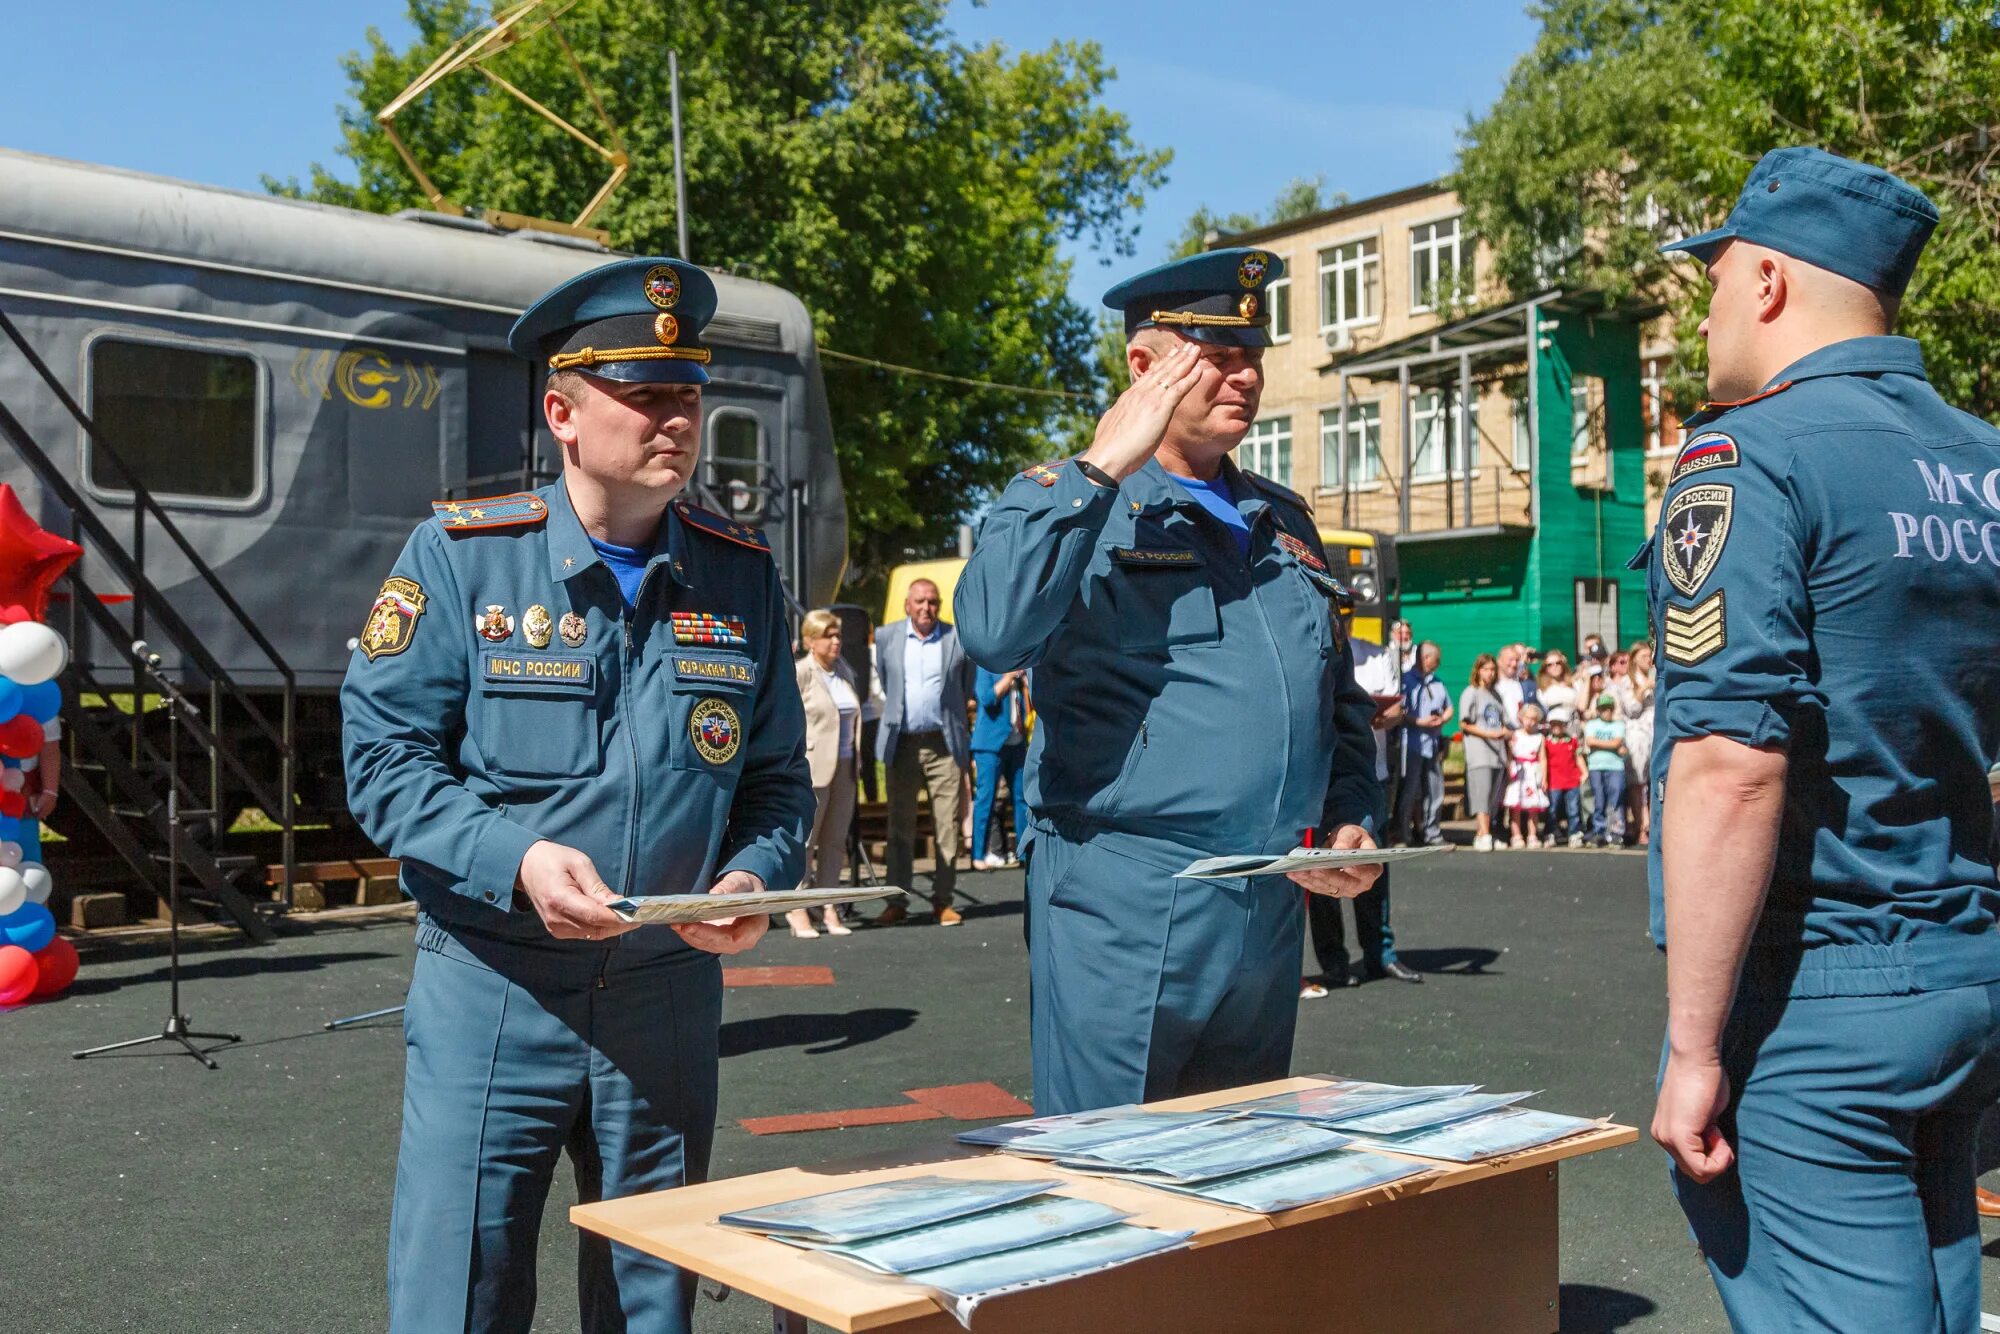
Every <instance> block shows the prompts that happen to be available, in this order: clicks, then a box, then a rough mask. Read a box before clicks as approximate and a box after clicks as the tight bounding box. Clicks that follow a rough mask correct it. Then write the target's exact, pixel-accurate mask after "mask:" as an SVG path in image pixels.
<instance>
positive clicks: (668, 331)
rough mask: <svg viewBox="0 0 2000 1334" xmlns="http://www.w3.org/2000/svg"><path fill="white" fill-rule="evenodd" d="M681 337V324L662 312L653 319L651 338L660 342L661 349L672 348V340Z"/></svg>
mask: <svg viewBox="0 0 2000 1334" xmlns="http://www.w3.org/2000/svg"><path fill="white" fill-rule="evenodd" d="M680 336H681V322H680V321H679V320H677V319H675V318H674V317H673V316H671V315H669V314H667V313H666V312H665V311H662V312H661V313H660V314H658V315H656V316H654V317H653V337H655V338H657V339H659V340H660V346H661V347H672V346H673V345H674V339H676V338H678V337H680Z"/></svg>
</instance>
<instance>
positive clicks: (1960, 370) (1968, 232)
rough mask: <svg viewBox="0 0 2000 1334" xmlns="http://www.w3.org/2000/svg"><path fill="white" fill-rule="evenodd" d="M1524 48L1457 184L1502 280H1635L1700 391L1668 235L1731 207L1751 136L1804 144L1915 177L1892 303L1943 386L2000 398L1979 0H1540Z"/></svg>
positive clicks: (1528, 283)
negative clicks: (1915, 247) (1924, 213)
mask: <svg viewBox="0 0 2000 1334" xmlns="http://www.w3.org/2000/svg"><path fill="white" fill-rule="evenodd" d="M1532 13H1533V14H1534V15H1535V17H1537V18H1538V19H1539V20H1540V22H1541V25H1542V31H1541V34H1540V36H1539V38H1538V39H1537V41H1536V43H1535V46H1534V49H1533V50H1531V51H1530V52H1529V53H1528V54H1527V55H1525V56H1523V57H1522V58H1521V60H1520V61H1519V62H1518V63H1516V65H1515V66H1514V69H1513V72H1512V74H1511V75H1510V76H1509V79H1508V82H1507V86H1506V88H1505V90H1504V91H1503V92H1502V94H1501V96H1500V98H1499V100H1498V102H1496V103H1495V104H1494V106H1493V107H1492V109H1491V110H1490V111H1488V112H1487V113H1486V114H1485V115H1484V116H1482V117H1479V118H1477V119H1475V120H1474V121H1473V122H1472V123H1471V124H1470V125H1469V126H1468V127H1467V129H1466V131H1465V136H1464V139H1465V142H1464V146H1463V152H1462V154H1461V157H1460V161H1459V168H1458V172H1457V174H1456V178H1455V180H1454V182H1453V184H1454V185H1455V187H1456V188H1457V189H1458V191H1459V193H1460V195H1461V196H1462V197H1463V199H1464V200H1465V203H1466V208H1467V212H1468V213H1469V215H1470V218H1471V222H1472V225H1473V227H1474V229H1475V230H1476V231H1477V233H1478V234H1479V235H1480V236H1481V237H1482V238H1484V239H1485V240H1486V241H1487V242H1488V243H1489V244H1490V245H1491V246H1492V247H1493V253H1494V257H1495V261H1496V264H1497V267H1498V269H1499V272H1500V275H1501V276H1502V278H1503V279H1505V281H1506V282H1507V283H1508V285H1509V286H1510V287H1512V289H1513V290H1514V291H1516V292H1529V291H1534V290H1537V289H1539V288H1542V287H1548V286H1561V287H1565V288H1574V289H1589V290H1594V291H1598V292H1602V293H1604V294H1605V295H1606V297H1607V298H1609V299H1614V300H1616V299H1622V298H1629V297H1634V296H1650V297H1657V298H1659V299H1662V300H1664V301H1665V302H1666V303H1667V304H1668V307H1669V309H1670V310H1671V311H1672V313H1673V314H1674V316H1675V317H1676V322H1677V327H1678V330H1679V333H1680V343H1681V349H1682V353H1683V357H1682V365H1683V369H1684V371H1685V373H1686V379H1687V383H1685V384H1684V385H1683V386H1682V393H1681V395H1679V396H1680V397H1681V399H1682V401H1688V400H1689V398H1690V397H1692V398H1697V399H1698V398H1699V396H1700V395H1699V386H1700V376H1701V373H1702V370H1703V367H1704V364H1705V352H1706V348H1705V346H1704V345H1703V344H1702V343H1701V341H1700V340H1699V339H1698V338H1697V337H1695V336H1694V329H1695V325H1696V324H1697V323H1698V322H1699V321H1700V318H1701V315H1702V313H1703V310H1704V309H1705V306H1706V301H1707V284H1706V283H1705V281H1703V279H1702V275H1701V272H1700V269H1699V266H1697V265H1694V264H1692V263H1690V262H1689V261H1687V260H1685V259H1682V260H1678V261H1673V260H1669V259H1668V258H1667V257H1665V256H1662V255H1660V254H1659V253H1658V247H1659V245H1660V243H1661V242H1662V241H1665V240H1670V239H1673V238H1675V237H1678V236H1683V235H1686V234H1688V233H1690V232H1693V231H1697V230H1700V229H1702V228H1705V227H1707V226H1710V225H1712V224H1713V223H1714V222H1716V221H1717V220H1719V219H1720V218H1722V217H1723V216H1724V215H1726V214H1727V212H1728V211H1729V207H1730V205H1731V204H1732V203H1733V202H1734V201H1735V198H1736V194H1737V192H1738V191H1739V190H1740V189H1741V188H1742V185H1743V179H1744V177H1745V176H1747V175H1748V174H1749V171H1750V168H1751V166H1752V165H1753V164H1755V162H1756V160H1757V159H1758V157H1760V156H1761V155H1762V154H1763V153H1764V151H1765V150H1766V149H1769V148H1774V147H1779V146H1782V145H1786V144H1811V145H1816V146H1818V147H1821V148H1825V149H1827V150H1829V151H1831V152H1835V153H1840V154H1843V155H1845V156H1848V157H1852V158H1855V159H1858V160H1860V161H1865V162H1871V163H1875V164H1877V165H1880V166H1884V167H1887V168H1888V169H1890V170H1891V171H1894V172H1896V173H1897V174H1899V175H1901V176H1902V177H1903V178H1904V179H1906V180H1908V181H1909V182H1911V183H1912V184H1913V185H1916V186H1917V187H1918V188H1920V189H1922V190H1923V191H1924V192H1925V193H1926V194H1928V195H1929V196H1930V198H1931V200H1932V201H1933V202H1934V203H1936V204H1937V206H1938V210H1939V213H1940V215H1941V218H1940V222H1939V225H1938V230H1937V233H1936V235H1935V237H1934V238H1933V239H1932V241H1931V245H1930V249H1929V251H1928V252H1927V254H1926V257H1925V259H1924V262H1923V263H1922V264H1921V265H1920V266H1919V268H1918V270H1917V277H1916V280H1915V282H1914V283H1913V284H1912V286H1911V288H1910V291H1909V293H1908V294H1907V296H1906V298H1905V300H1904V304H1903V328H1904V331H1905V332H1908V333H1910V334H1912V335H1914V336H1915V337H1917V338H1919V339H1921V340H1922V341H1923V344H1924V351H1925V356H1926V360H1927V361H1928V363H1929V366H1930V370H1931V375H1932V378H1933V379H1934V380H1935V381H1936V383H1937V385H1938V387H1939V389H1940V390H1941V391H1942V392H1943V393H1944V395H1945V396H1946V397H1947V398H1949V399H1951V400H1952V401H1954V402H1956V403H1958V404H1960V405H1962V406H1964V407H1966V408H1968V409H1970V410H1972V411H1975V412H1978V413H1981V414H1982V415H1985V416H1987V417H1996V416H2000V172H1996V171H1993V170H1991V168H1992V167H1993V165H1994V163H1995V159H1996V155H2000V126H1996V113H1995V110H1994V109H1995V107H1996V106H2000V22H1996V15H1995V10H1994V7H1993V5H1992V3H1991V0H1782V2H1781V3H1772V0H1702V3H1693V2H1692V0H1543V3H1540V4H1537V5H1536V6H1535V7H1534V9H1533V11H1532Z"/></svg>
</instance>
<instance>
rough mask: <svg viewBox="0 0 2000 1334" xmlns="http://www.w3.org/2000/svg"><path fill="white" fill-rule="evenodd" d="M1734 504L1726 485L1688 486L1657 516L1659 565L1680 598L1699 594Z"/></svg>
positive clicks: (1725, 534)
mask: <svg viewBox="0 0 2000 1334" xmlns="http://www.w3.org/2000/svg"><path fill="white" fill-rule="evenodd" d="M1735 505H1736V489H1735V488H1734V487H1729V486H1691V487H1689V488H1688V489H1687V490H1685V491H1683V492H1681V493H1680V494H1679V495H1677V496H1675V497H1674V498H1673V499H1672V500H1670V501H1668V502H1667V512H1666V513H1665V514H1664V515H1662V516H1661V517H1660V565H1661V568H1662V569H1663V570H1664V571H1665V573H1666V576H1667V582H1668V583H1670V584H1672V585H1673V586H1674V587H1675V588H1676V589H1678V590H1679V591H1680V593H1681V595H1682V596H1683V597H1693V596H1694V595H1695V594H1696V593H1697V592H1698V591H1700V589H1701V586H1702V584H1703V583H1704V582H1705V581H1706V580H1707V579H1708V576H1709V574H1710V572H1711V571H1713V570H1714V569H1715V563H1716V561H1717V560H1719V559H1721V557H1722V547H1723V544H1724V543H1725V542H1727V541H1728V540H1729V517H1730V515H1731V514H1732V513H1733V512H1734V510H1735Z"/></svg>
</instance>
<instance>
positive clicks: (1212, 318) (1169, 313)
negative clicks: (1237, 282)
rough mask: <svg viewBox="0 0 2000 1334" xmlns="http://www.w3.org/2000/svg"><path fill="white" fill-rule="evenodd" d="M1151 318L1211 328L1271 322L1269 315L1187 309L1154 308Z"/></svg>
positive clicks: (1257, 327)
mask: <svg viewBox="0 0 2000 1334" xmlns="http://www.w3.org/2000/svg"><path fill="white" fill-rule="evenodd" d="M1152 318H1153V323H1155V324H1167V325H1191V326H1194V327H1197V328H1212V329H1261V328H1263V327H1264V326H1265V325H1267V324H1269V323H1270V322H1271V317H1270V316H1269V315H1256V316H1248V317H1246V316H1243V315H1197V314H1195V313H1194V312H1193V311H1188V310H1156V311H1154V312H1153V317H1152Z"/></svg>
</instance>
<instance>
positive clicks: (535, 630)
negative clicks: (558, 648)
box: [521, 602, 556, 648]
mask: <svg viewBox="0 0 2000 1334" xmlns="http://www.w3.org/2000/svg"><path fill="white" fill-rule="evenodd" d="M555 629H556V623H555V621H554V619H553V618H551V617H550V615H549V609H548V608H547V607H544V606H543V605H542V604H541V603H539V602H537V603H536V604H535V605H534V606H532V607H530V608H528V611H527V614H526V615H524V616H523V617H521V633H522V634H524V635H526V636H527V637H528V644H529V646H530V647H532V648H547V647H548V646H549V636H550V635H552V634H554V633H555Z"/></svg>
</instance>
